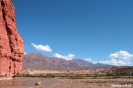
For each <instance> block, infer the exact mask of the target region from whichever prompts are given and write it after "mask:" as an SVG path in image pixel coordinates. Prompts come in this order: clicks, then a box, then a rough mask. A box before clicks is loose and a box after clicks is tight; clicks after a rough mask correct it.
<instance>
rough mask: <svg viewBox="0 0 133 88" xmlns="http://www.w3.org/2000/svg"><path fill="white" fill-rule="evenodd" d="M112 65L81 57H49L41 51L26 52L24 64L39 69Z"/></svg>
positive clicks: (90, 67)
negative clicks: (89, 60) (94, 62)
mask: <svg viewBox="0 0 133 88" xmlns="http://www.w3.org/2000/svg"><path fill="white" fill-rule="evenodd" d="M111 66H112V65H107V64H101V63H97V64H93V63H90V62H88V61H85V60H81V59H73V60H64V59H62V58H55V57H47V56H44V55H42V54H40V53H28V54H25V56H24V59H23V65H22V67H23V69H37V70H66V69H71V70H92V69H101V68H109V67H111Z"/></svg>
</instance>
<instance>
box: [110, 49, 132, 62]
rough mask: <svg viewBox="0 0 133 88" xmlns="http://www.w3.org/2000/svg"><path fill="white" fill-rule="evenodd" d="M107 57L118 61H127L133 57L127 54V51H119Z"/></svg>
mask: <svg viewBox="0 0 133 88" xmlns="http://www.w3.org/2000/svg"><path fill="white" fill-rule="evenodd" d="M109 57H110V58H112V59H115V58H119V59H125V60H129V59H131V58H133V55H132V54H130V53H128V52H127V51H123V50H120V51H119V52H116V53H113V54H110V55H109Z"/></svg>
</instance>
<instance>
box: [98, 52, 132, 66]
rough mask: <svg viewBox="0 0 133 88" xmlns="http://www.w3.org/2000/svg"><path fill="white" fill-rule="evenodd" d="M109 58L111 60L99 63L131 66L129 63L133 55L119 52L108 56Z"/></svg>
mask: <svg viewBox="0 0 133 88" xmlns="http://www.w3.org/2000/svg"><path fill="white" fill-rule="evenodd" d="M109 58H111V60H106V61H100V63H103V64H111V65H116V66H122V65H129V64H131V63H130V61H131V59H132V58H133V55H132V54H130V53H128V52H127V51H123V50H120V51H118V52H116V53H113V54H110V55H109Z"/></svg>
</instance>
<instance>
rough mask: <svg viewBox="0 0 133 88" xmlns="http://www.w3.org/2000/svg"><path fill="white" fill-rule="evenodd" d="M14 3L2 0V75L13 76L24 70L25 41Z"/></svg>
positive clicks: (0, 57)
mask: <svg viewBox="0 0 133 88" xmlns="http://www.w3.org/2000/svg"><path fill="white" fill-rule="evenodd" d="M14 9H15V8H14V5H13V3H12V1H11V0H0V75H6V76H12V75H14V74H19V73H20V72H21V70H22V59H23V56H24V42H23V40H22V38H21V36H20V34H19V33H18V31H17V28H16V19H15V12H14Z"/></svg>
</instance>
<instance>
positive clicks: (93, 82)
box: [0, 79, 133, 88]
mask: <svg viewBox="0 0 133 88" xmlns="http://www.w3.org/2000/svg"><path fill="white" fill-rule="evenodd" d="M0 88H133V79H62V81H61V82H59V83H54V84H49V85H45V86H44V85H39V86H34V85H33V86H6V87H4V86H3V87H2V86H0Z"/></svg>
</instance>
